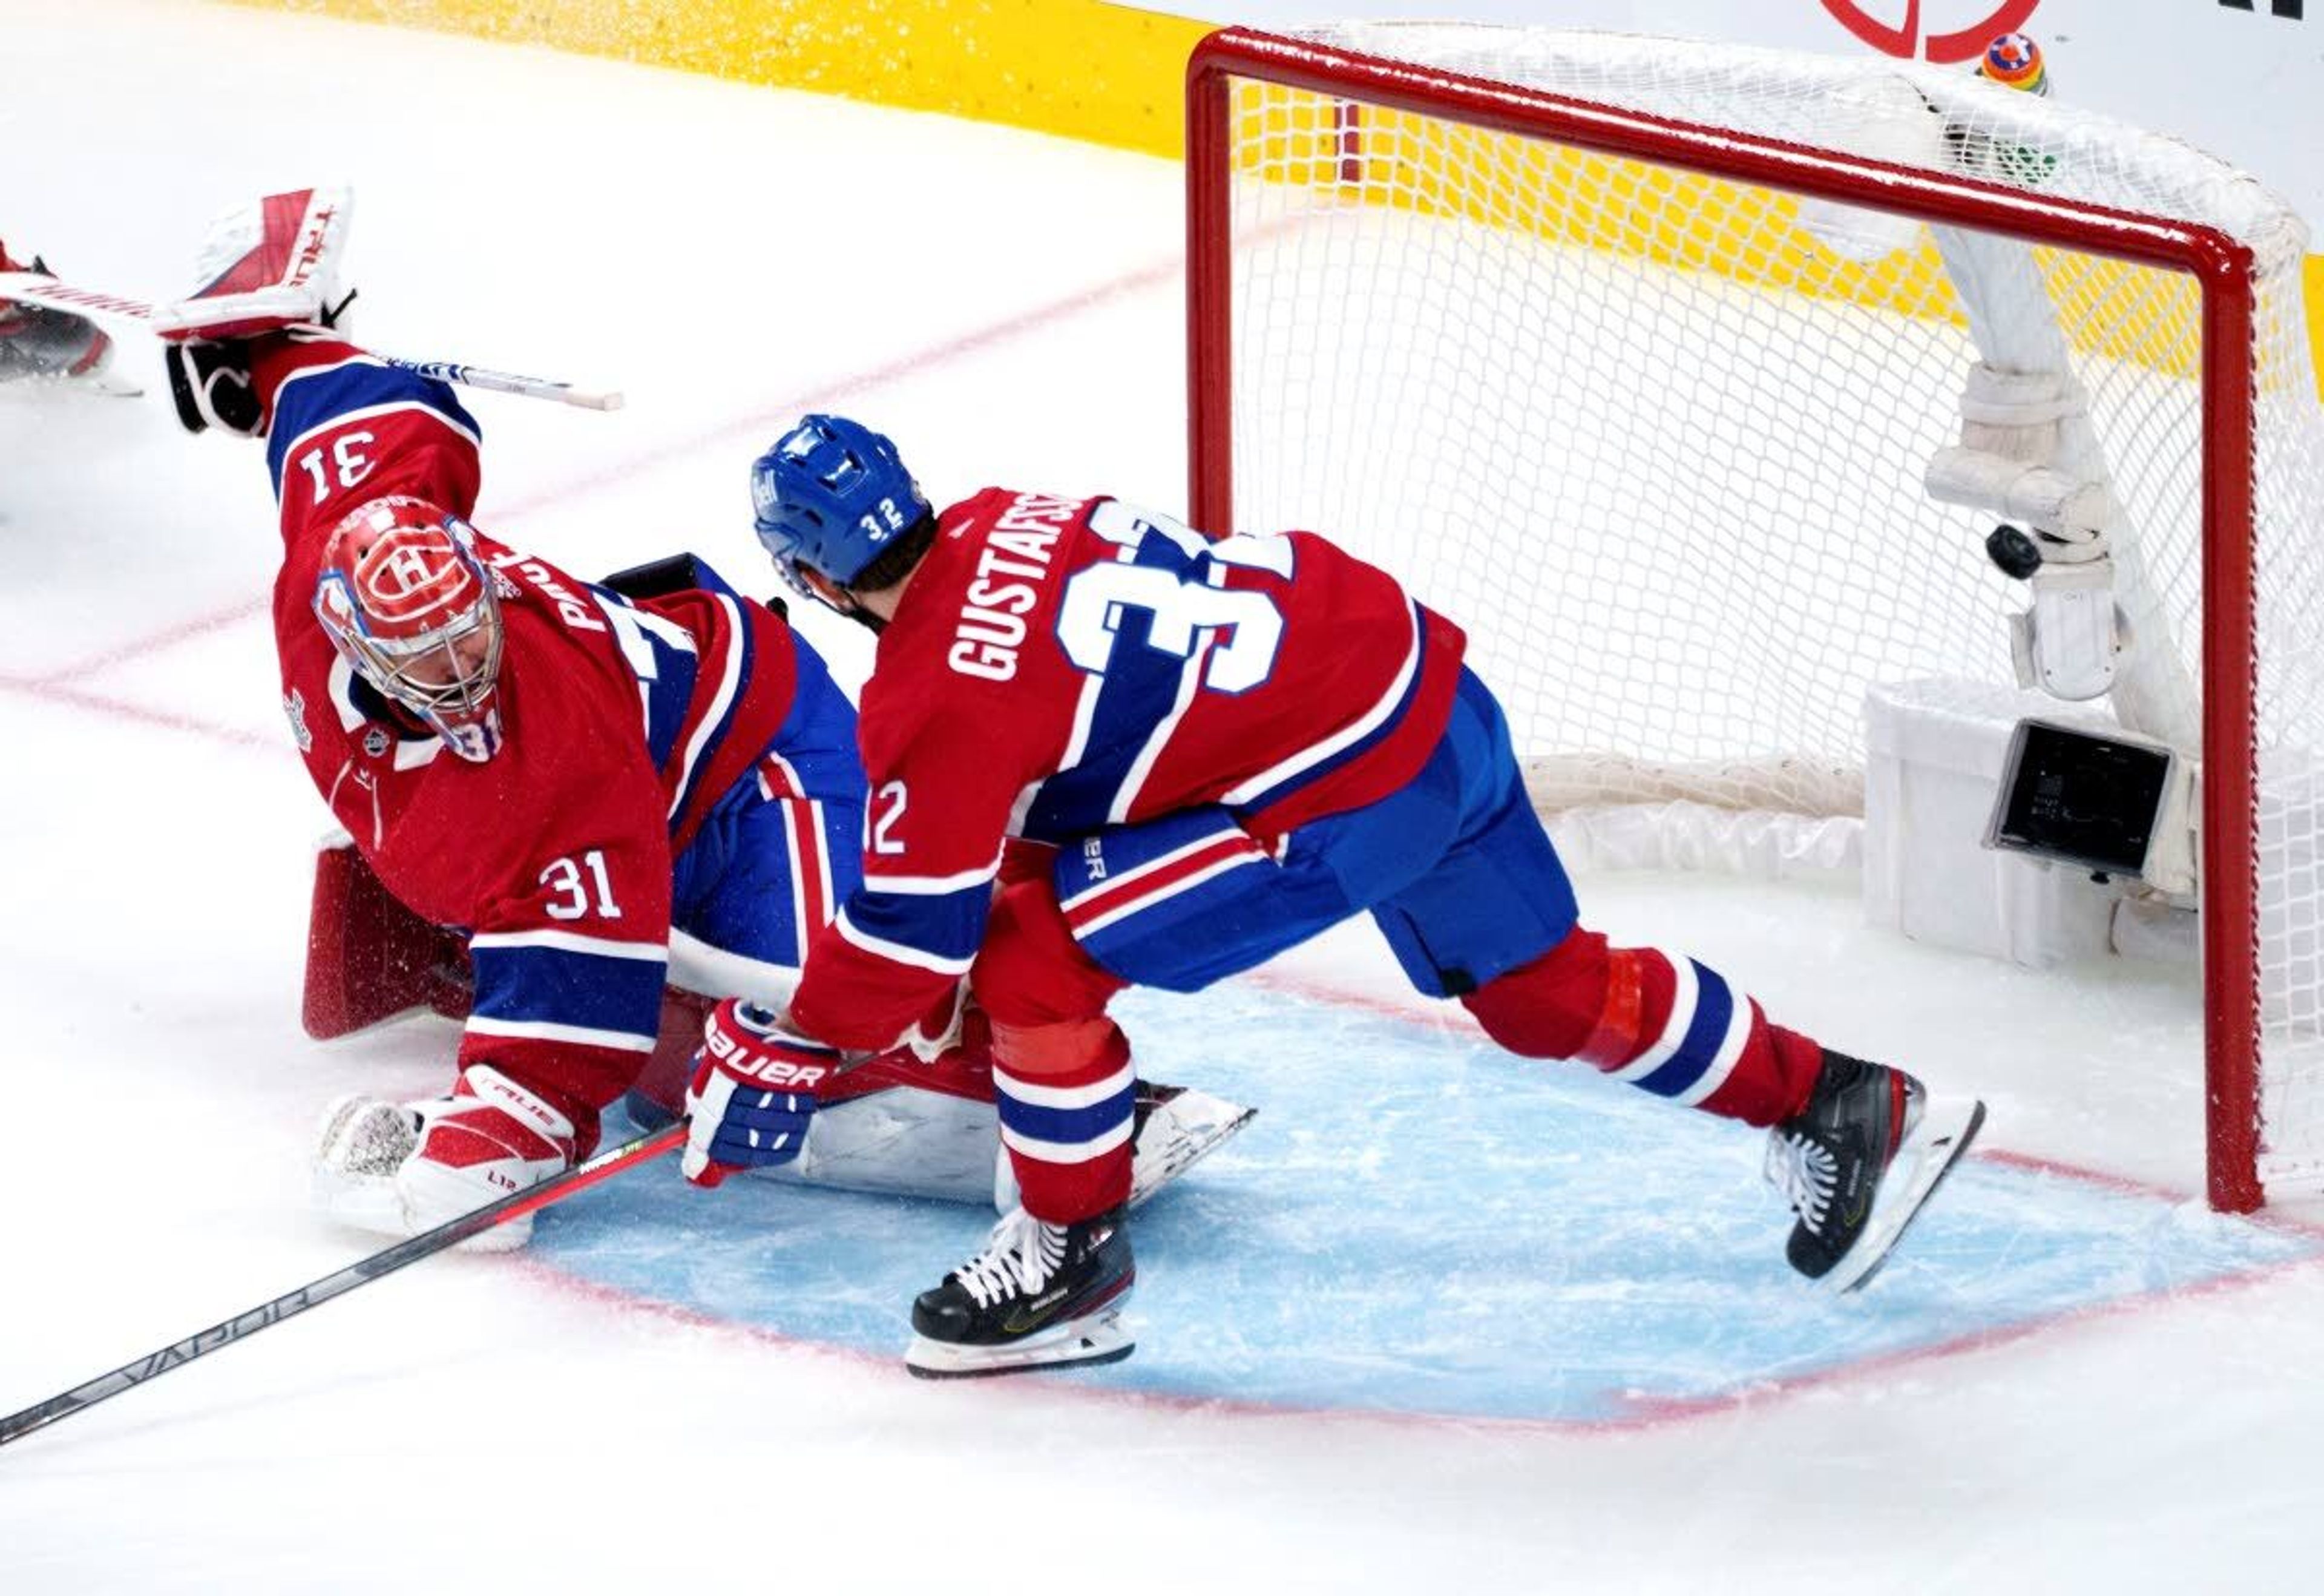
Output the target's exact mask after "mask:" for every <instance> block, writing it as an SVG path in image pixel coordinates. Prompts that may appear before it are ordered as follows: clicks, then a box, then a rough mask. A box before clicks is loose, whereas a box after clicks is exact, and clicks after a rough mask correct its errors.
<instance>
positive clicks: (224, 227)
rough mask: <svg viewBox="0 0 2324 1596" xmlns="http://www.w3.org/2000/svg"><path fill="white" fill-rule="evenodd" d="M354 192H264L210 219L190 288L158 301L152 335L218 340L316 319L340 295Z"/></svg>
mask: <svg viewBox="0 0 2324 1596" xmlns="http://www.w3.org/2000/svg"><path fill="white" fill-rule="evenodd" d="M354 217H355V196H354V194H353V193H351V192H350V191H349V190H347V189H297V190H295V191H293V192H291V193H287V194H269V195H267V196H266V197H265V198H263V199H255V200H253V201H252V202H251V203H249V204H248V205H244V206H241V207H239V208H235V209H234V210H231V211H228V212H227V213H226V214H225V215H224V216H222V217H218V218H217V220H216V221H214V222H212V223H211V224H210V227H209V231H208V234H207V235H205V236H204V237H203V239H202V247H201V254H199V256H198V258H197V259H196V262H195V266H194V291H193V292H192V293H190V294H189V295H188V296H187V297H186V298H184V299H182V300H179V301H177V302H176V303H175V304H170V305H157V306H155V307H154V309H153V316H152V323H151V325H152V329H153V331H154V333H155V335H156V336H158V337H161V338H164V339H167V340H170V341H171V342H177V341H180V340H183V339H187V338H202V339H208V340H211V341H219V340H224V339H228V338H248V337H256V336H258V335H259V334H261V333H267V332H275V331H279V330H281V328H286V327H298V326H302V325H307V324H311V323H321V322H325V321H327V320H328V319H329V313H330V311H331V309H332V308H333V307H334V306H335V305H337V304H339V303H341V302H343V301H342V299H341V296H340V293H339V266H340V262H341V259H342V257H343V256H344V255H345V254H346V240H347V228H348V227H349V226H350V225H351V224H352V223H353V221H354Z"/></svg>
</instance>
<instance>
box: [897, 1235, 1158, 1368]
mask: <svg viewBox="0 0 2324 1596" xmlns="http://www.w3.org/2000/svg"><path fill="white" fill-rule="evenodd" d="M1137 1278H1138V1270H1137V1267H1136V1266H1135V1264H1133V1263H1132V1261H1131V1259H1130V1232H1128V1231H1126V1230H1124V1229H1123V1228H1122V1224H1121V1214H1120V1212H1119V1211H1117V1212H1115V1213H1104V1214H1100V1215H1099V1216H1098V1217H1097V1218H1095V1219H1085V1220H1083V1221H1082V1222H1079V1223H1078V1224H1069V1225H1056V1224H1045V1223H1043V1222H1041V1221H1040V1220H1037V1219H1035V1218H1034V1217H1033V1216H1032V1215H1031V1214H1029V1213H1026V1212H1025V1211H1024V1210H1023V1209H1022V1208H1019V1209H1017V1210H1016V1211H1015V1212H1013V1213H1010V1215H1009V1216H1008V1217H1007V1218H1006V1219H1004V1220H1002V1221H1001V1222H1000V1223H999V1224H997V1225H995V1226H993V1227H992V1240H991V1243H990V1244H989V1245H987V1246H986V1248H985V1250H983V1251H982V1253H980V1254H979V1255H978V1256H976V1257H975V1258H973V1259H969V1260H968V1262H966V1263H964V1264H963V1265H961V1266H960V1268H957V1269H954V1271H953V1272H952V1273H951V1274H949V1275H946V1276H945V1278H944V1284H943V1285H941V1286H939V1287H936V1289H935V1290H933V1291H923V1292H922V1293H920V1296H919V1300H918V1301H917V1302H915V1303H913V1304H912V1329H913V1330H914V1331H916V1332H917V1334H915V1335H914V1336H913V1338H912V1344H911V1347H910V1349H909V1350H908V1351H907V1352H905V1354H904V1366H905V1367H906V1368H908V1369H909V1370H911V1371H912V1372H913V1373H914V1374H917V1375H918V1376H920V1377H921V1378H922V1379H957V1378H959V1377H962V1376H965V1375H979V1374H1015V1373H1018V1372H1019V1371H1021V1370H1029V1369H1056V1368H1061V1367H1065V1366H1066V1365H1070V1364H1075V1363H1114V1362H1119V1361H1120V1360H1121V1359H1124V1358H1127V1357H1129V1356H1130V1352H1131V1351H1132V1348H1133V1345H1134V1343H1133V1342H1131V1341H1130V1337H1129V1334H1128V1333H1127V1332H1125V1331H1124V1330H1123V1329H1122V1328H1121V1325H1120V1315H1121V1306H1122V1304H1123V1303H1125V1302H1127V1301H1128V1300H1129V1298H1130V1286H1131V1284H1132V1282H1134V1281H1135V1280H1136V1279H1137Z"/></svg>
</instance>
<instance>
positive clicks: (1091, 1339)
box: [904, 1298, 1138, 1379]
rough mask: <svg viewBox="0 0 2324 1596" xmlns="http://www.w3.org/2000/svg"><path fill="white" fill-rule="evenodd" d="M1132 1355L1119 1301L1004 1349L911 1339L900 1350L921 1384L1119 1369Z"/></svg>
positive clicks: (1135, 1346)
mask: <svg viewBox="0 0 2324 1596" xmlns="http://www.w3.org/2000/svg"><path fill="white" fill-rule="evenodd" d="M1137 1350H1138V1343H1137V1342H1134V1341H1132V1340H1130V1332H1129V1331H1127V1330H1125V1329H1123V1328H1122V1327H1121V1299H1120V1298H1116V1299H1115V1300H1114V1301H1112V1302H1110V1303H1108V1304H1107V1305H1105V1306H1104V1307H1103V1308H1102V1309H1101V1310H1100V1311H1098V1312H1097V1313H1094V1314H1092V1315H1089V1317H1087V1318H1085V1319H1071V1320H1067V1321H1066V1322H1065V1324H1055V1325H1052V1326H1050V1327H1049V1328H1048V1329H1047V1330H1045V1331H1042V1332H1041V1333H1039V1334H1038V1335H1028V1336H1027V1337H1026V1338H1025V1339H1024V1340H1022V1341H1017V1342H1010V1343H1009V1344H1008V1345H1006V1346H997V1347H982V1346H957V1345H954V1344H953V1343H952V1342H941V1341H931V1340H929V1339H928V1338H927V1336H925V1335H915V1336H914V1337H912V1344H911V1345H910V1346H908V1347H907V1348H906V1349H905V1350H904V1366H905V1367H906V1368H908V1369H909V1370H911V1371H912V1372H913V1373H915V1374H918V1375H919V1376H921V1377H922V1378H924V1379H974V1378H975V1377H976V1376H978V1375H985V1374H1011V1373H1014V1372H1016V1371H1017V1370H1021V1369H1071V1368H1073V1367H1074V1366H1075V1365H1077V1364H1087V1363H1119V1362H1120V1361H1122V1360H1123V1359H1124V1358H1127V1357H1129V1356H1130V1353H1132V1352H1136V1351H1137Z"/></svg>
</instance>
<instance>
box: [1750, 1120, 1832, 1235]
mask: <svg viewBox="0 0 2324 1596" xmlns="http://www.w3.org/2000/svg"><path fill="white" fill-rule="evenodd" d="M1766 1176H1767V1184H1768V1185H1772V1186H1774V1187H1775V1189H1776V1190H1777V1191H1779V1192H1781V1193H1782V1194H1783V1195H1784V1201H1785V1202H1786V1203H1789V1204H1791V1205H1792V1211H1793V1212H1794V1213H1797V1214H1798V1215H1799V1216H1800V1220H1801V1222H1803V1223H1804V1224H1805V1225H1806V1226H1807V1227H1808V1229H1809V1230H1811V1231H1816V1232H1821V1230H1822V1229H1823V1216H1824V1211H1825V1210H1826V1209H1828V1208H1830V1207H1831V1195H1832V1193H1833V1192H1834V1191H1835V1190H1836V1189H1838V1187H1839V1185H1840V1160H1839V1158H1836V1157H1834V1156H1833V1154H1832V1150H1831V1149H1830V1148H1828V1147H1826V1146H1824V1145H1823V1143H1821V1142H1820V1141H1818V1140H1816V1139H1814V1138H1812V1137H1807V1136H1787V1135H1785V1134H1784V1132H1782V1131H1780V1130H1773V1131H1769V1132H1768V1134H1767V1162H1766Z"/></svg>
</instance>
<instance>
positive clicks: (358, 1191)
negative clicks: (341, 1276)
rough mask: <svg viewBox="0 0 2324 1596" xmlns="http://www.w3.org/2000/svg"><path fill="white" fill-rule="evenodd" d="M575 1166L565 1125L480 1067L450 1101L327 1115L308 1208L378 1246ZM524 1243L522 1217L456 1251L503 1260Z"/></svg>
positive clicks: (364, 1103) (361, 1100)
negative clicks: (369, 1235)
mask: <svg viewBox="0 0 2324 1596" xmlns="http://www.w3.org/2000/svg"><path fill="white" fill-rule="evenodd" d="M573 1163H574V1130H573V1121H571V1120H570V1119H569V1118H567V1116H566V1115H565V1113H564V1112H562V1111H560V1110H558V1108H557V1107H556V1106H555V1105H553V1104H551V1103H549V1102H547V1101H545V1100H544V1099H542V1098H541V1097H539V1095H537V1094H536V1093H531V1092H528V1091H527V1090H525V1089H524V1088H523V1087H522V1086H520V1085H518V1084H516V1083H515V1082H514V1081H512V1080H510V1079H509V1078H508V1077H507V1076H506V1075H503V1074H501V1072H500V1071H498V1070H496V1069H493V1068H492V1067H491V1066H488V1065H481V1064H472V1065H470V1066H468V1067H467V1068H466V1069H465V1070H463V1071H462V1072H461V1073H460V1079H459V1083H458V1084H457V1086H456V1087H455V1088H454V1089H453V1093H452V1095H450V1096H449V1097H439V1098H434V1099H431V1100H429V1101H427V1102H385V1101H383V1100H382V1099H379V1098H375V1097H365V1096H361V1095H357V1096H352V1097H345V1098H342V1099H340V1100H339V1101H338V1102H335V1103H333V1104H332V1105H331V1107H330V1109H329V1110H328V1111H327V1112H326V1114H325V1116H324V1121H323V1136H322V1145H321V1147H320V1148H319V1149H318V1150H317V1152H316V1156H315V1168H314V1198H315V1205H316V1207H317V1208H318V1209H319V1210H321V1212H322V1213H325V1214H326V1215H327V1216H328V1217H330V1218H332V1219H334V1220H337V1222H340V1223H342V1224H345V1225H348V1226H351V1227H353V1228H354V1229H356V1230H360V1231H369V1232H373V1233H374V1234H377V1235H383V1236H417V1235H420V1234H421V1233H423V1232H428V1231H432V1230H434V1229H435V1228H436V1227H437V1226H438V1225H440V1224H444V1223H446V1222H449V1221H451V1220H455V1219H457V1218H459V1217H460V1216H461V1215H462V1214H464V1213H472V1212H474V1211H475V1210H476V1209H478V1208H482V1207H484V1205H485V1204H488V1203H494V1202H498V1201H499V1200H500V1199H501V1198H503V1197H506V1196H512V1195H515V1194H516V1193H518V1192H521V1191H524V1190H526V1189H528V1188H530V1187H531V1186H534V1185H539V1183H540V1182H542V1181H544V1180H547V1179H548V1178H549V1176H553V1175H560V1174H562V1173H564V1171H566V1170H567V1169H569V1168H571V1167H573ZM531 1237H532V1216H531V1215H530V1214H523V1215H521V1216H519V1217H518V1218H515V1219H512V1220H510V1221H508V1222H506V1223H504V1224H500V1225H496V1226H494V1227H493V1229H491V1230H488V1231H486V1232H484V1233H483V1234H481V1235H478V1236H475V1237H472V1238H470V1239H469V1240H468V1241H464V1242H462V1243H461V1245H462V1246H463V1247H465V1248H466V1249H468V1250H471V1251H475V1252H505V1251H509V1250H512V1249H515V1248H518V1247H521V1246H523V1245H524V1244H525V1243H526V1242H527V1241H530V1240H531Z"/></svg>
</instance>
